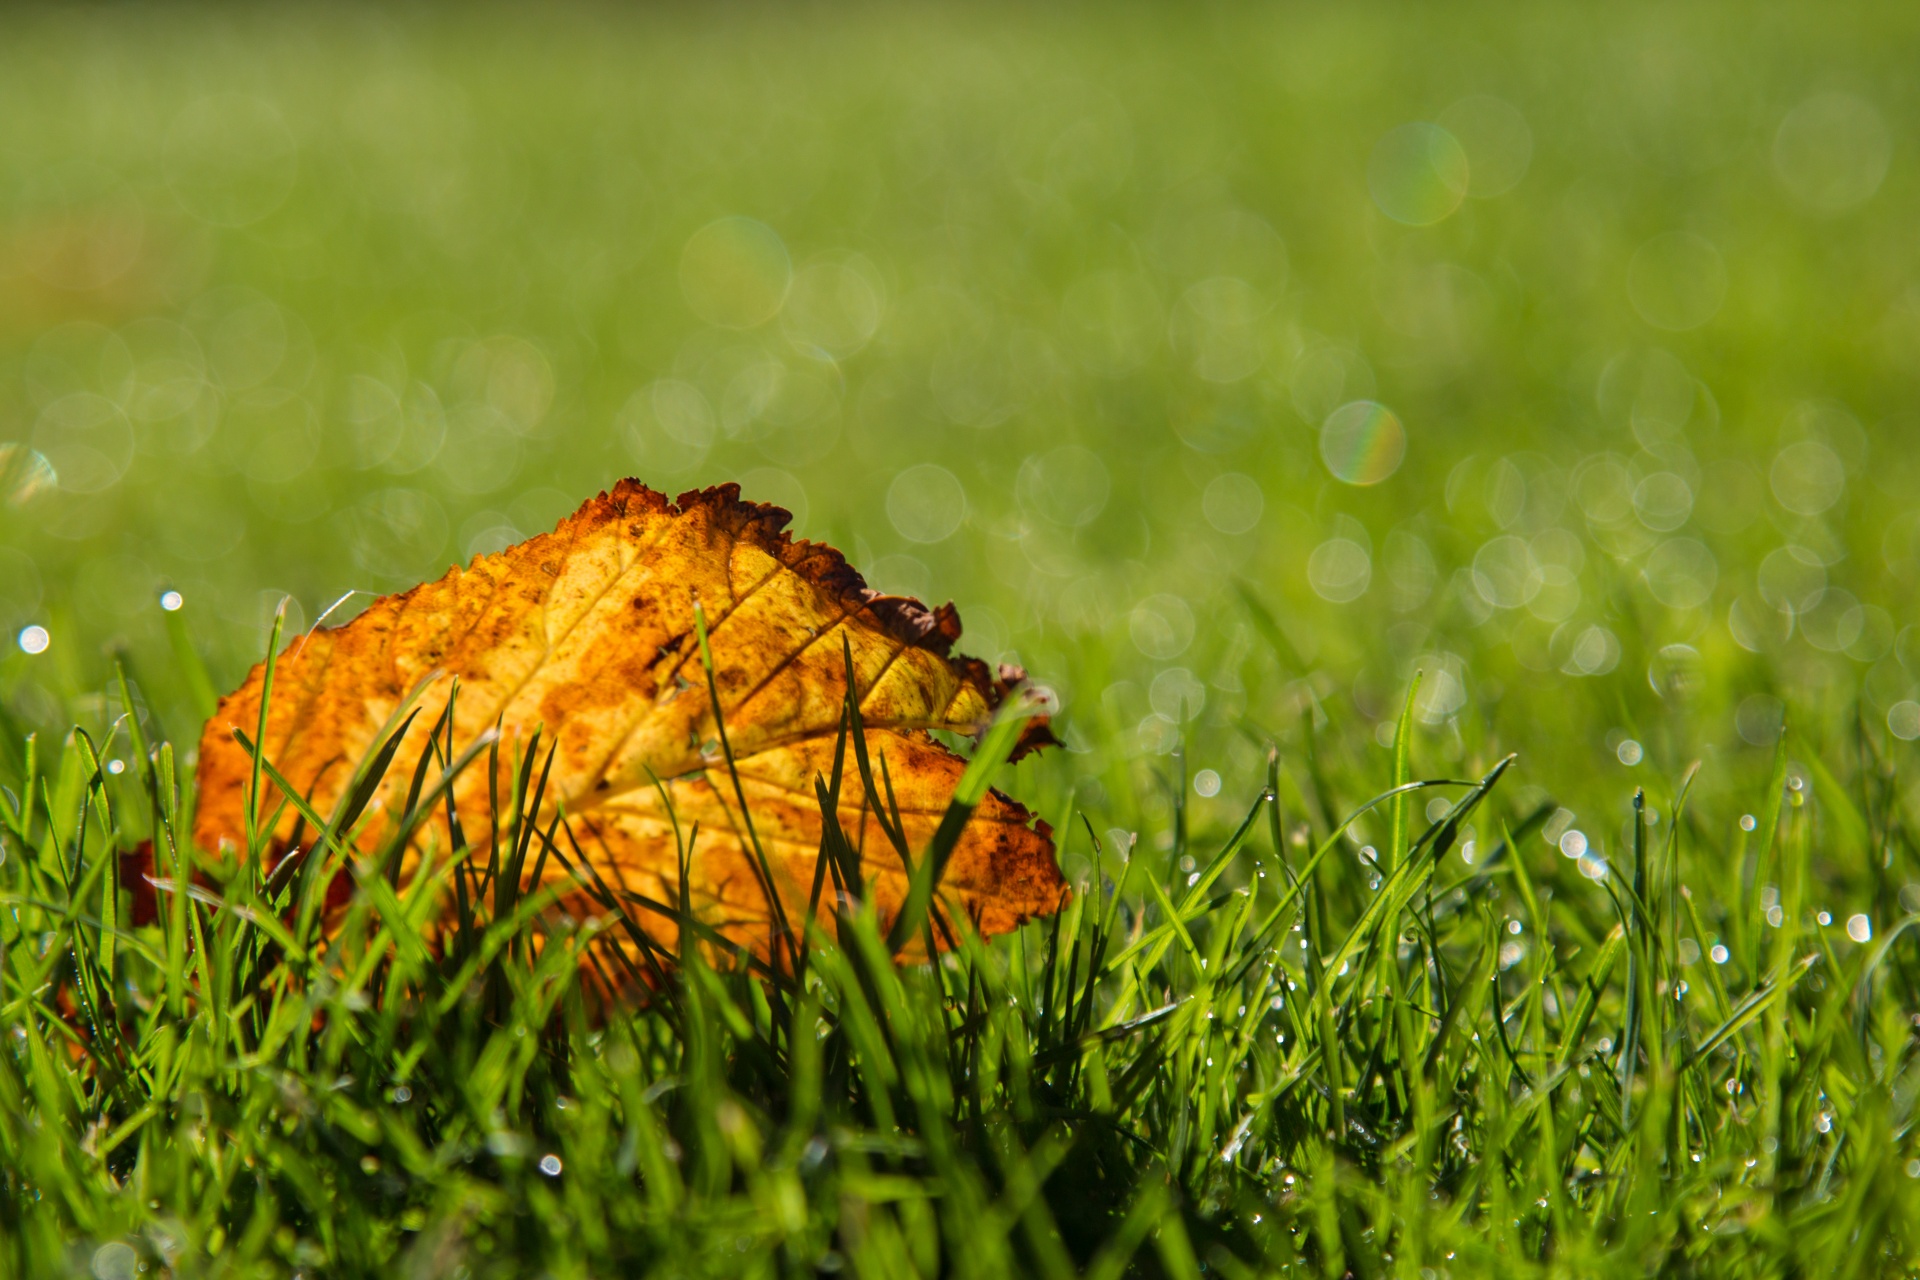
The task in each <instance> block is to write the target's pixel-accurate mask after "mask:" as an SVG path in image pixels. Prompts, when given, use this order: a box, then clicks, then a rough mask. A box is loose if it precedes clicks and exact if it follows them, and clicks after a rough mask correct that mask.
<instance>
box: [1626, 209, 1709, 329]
mask: <svg viewBox="0 0 1920 1280" xmlns="http://www.w3.org/2000/svg"><path fill="white" fill-rule="evenodd" d="M1627 296H1628V298H1629V299H1631V300H1632V302H1633V309H1634V310H1635V311H1637V312H1638V313H1639V314H1640V318H1641V319H1642V320H1645V321H1646V322H1647V323H1648V324H1650V325H1652V326H1653V327H1654V328H1656V329H1666V330H1670V331H1673V332H1684V331H1685V330H1688V329H1698V328H1699V327H1700V326H1701V325H1703V324H1705V323H1706V322H1707V321H1709V320H1711V319H1713V317H1714V315H1715V314H1716V313H1717V312H1718V311H1719V310H1720V304H1721V302H1722V301H1723V300H1724V299H1725V298H1726V296H1727V267H1726V263H1725V262H1724V261H1723V260H1722V259H1721V257H1720V251H1719V250H1718V249H1716V248H1715V247H1714V245H1713V242H1712V241H1711V240H1708V239H1707V238H1706V237H1705V236H1700V235H1695V234H1694V233H1693V232H1691V231H1668V232H1664V233H1662V234H1660V235H1657V236H1654V237H1653V238H1652V239H1650V240H1648V241H1646V242H1645V243H1644V244H1642V245H1641V246H1640V247H1639V248H1638V249H1636V250H1634V253H1633V259H1632V261H1631V262H1629V263H1628V264H1627Z"/></svg>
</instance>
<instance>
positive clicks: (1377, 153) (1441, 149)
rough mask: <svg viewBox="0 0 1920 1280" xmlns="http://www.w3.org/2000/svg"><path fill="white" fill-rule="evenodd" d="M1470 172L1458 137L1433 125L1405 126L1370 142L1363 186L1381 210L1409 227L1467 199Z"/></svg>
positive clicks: (1425, 222)
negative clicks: (1364, 184) (1375, 141)
mask: <svg viewBox="0 0 1920 1280" xmlns="http://www.w3.org/2000/svg"><path fill="white" fill-rule="evenodd" d="M1470 180H1471V171H1470V167H1469V165H1468V163H1467V152H1466V150H1465V148H1463V147H1462V146H1461V145H1460V140H1459V139H1458V138H1456V137H1454V136H1453V134H1451V133H1450V132H1448V131H1447V130H1446V129H1443V128H1441V127H1440V126H1439V125H1437V124H1426V123H1415V124H1403V125H1401V126H1400V127H1399V128H1397V129H1393V130H1391V131H1389V132H1388V133H1387V134H1386V135H1385V136H1384V137H1382V138H1381V139H1380V141H1379V142H1377V143H1376V144H1374V148H1373V155H1372V157H1371V158H1370V159H1369V160H1368V161H1367V190H1368V191H1370V192H1372V193H1373V202H1374V204H1375V205H1377V206H1378V207H1379V209H1380V212H1382V213H1384V214H1386V215H1387V216H1388V217H1389V218H1392V219H1393V220H1394V221H1395V222H1404V223H1406V224H1407V225H1408V226H1410V227H1426V226H1431V225H1433V224H1434V223H1436V222H1439V221H1441V220H1442V219H1445V218H1447V217H1448V216H1450V215H1451V214H1452V213H1453V211H1454V210H1456V209H1458V208H1459V207H1460V202H1461V201H1462V200H1464V199H1466V198H1467V190H1468V186H1469V183H1470Z"/></svg>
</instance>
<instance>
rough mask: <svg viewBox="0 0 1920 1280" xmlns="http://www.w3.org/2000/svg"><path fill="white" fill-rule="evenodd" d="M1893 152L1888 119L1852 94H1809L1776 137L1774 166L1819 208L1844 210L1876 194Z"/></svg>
mask: <svg viewBox="0 0 1920 1280" xmlns="http://www.w3.org/2000/svg"><path fill="white" fill-rule="evenodd" d="M1892 156H1893V140H1892V138H1891V136H1890V135H1889V134H1888V132H1887V124H1886V121H1885V120H1884V119H1882V118H1881V115H1880V113H1879V112H1878V111H1876V110H1874V108H1873V107H1872V105H1871V104H1869V103H1867V102H1865V101H1863V100H1861V99H1860V98H1858V97H1856V96H1854V95H1853V94H1850V93H1819V94H1815V95H1814V96H1813V97H1811V98H1808V99H1806V100H1805V101H1804V102H1802V103H1800V105H1799V106H1797V107H1795V108H1794V109H1793V110H1792V111H1789V112H1788V113H1787V115H1786V118H1785V119H1784V120H1782V121H1781V122H1780V128H1779V130H1778V131H1777V132H1775V134H1774V136H1773V167H1774V171H1775V172H1776V173H1777V174H1779V176H1780V181H1781V183H1782V185H1784V186H1785V187H1786V188H1787V190H1788V191H1789V192H1791V193H1792V194H1793V195H1794V197H1795V198H1796V199H1798V200H1799V201H1801V203H1803V204H1805V205H1806V206H1807V207H1808V208H1811V209H1813V210H1815V211H1817V212H1819V213H1826V214H1834V213H1842V212H1844V211H1846V210H1848V209H1851V208H1854V207H1855V206H1857V205H1860V204H1863V203H1865V202H1866V201H1867V200H1870V199H1872V198H1873V195H1874V193H1875V192H1877V191H1878V190H1879V189H1880V184H1881V182H1882V181H1884V180H1885V178H1886V176H1887V166H1888V163H1889V162H1890V161H1891V159H1892Z"/></svg>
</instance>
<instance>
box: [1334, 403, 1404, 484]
mask: <svg viewBox="0 0 1920 1280" xmlns="http://www.w3.org/2000/svg"><path fill="white" fill-rule="evenodd" d="M1406 453H1407V433H1406V430H1405V428H1403V427H1402V426H1401V425H1400V419H1399V418H1397V417H1395V416H1394V413H1393V411H1392V410H1391V409H1389V408H1387V407H1386V406H1385V405H1383V404H1377V403H1375V402H1374V401H1372V400H1355V401H1353V402H1352V403H1350V404H1345V405H1342V406H1341V407H1340V408H1338V409H1335V410H1334V411H1333V412H1332V413H1330V414H1328V415H1327V420H1326V422H1325V423H1323V424H1322V425H1321V427H1320V459H1321V461H1322V462H1324V463H1326V465H1327V470H1328V471H1331V472H1332V473H1333V474H1334V476H1335V477H1336V478H1337V479H1340V480H1342V481H1345V482H1346V483H1347V484H1352V485H1370V484H1379V483H1380V482H1381V481H1382V480H1385V479H1386V478H1387V477H1389V476H1391V475H1392V474H1393V473H1394V472H1395V471H1398V470H1399V469H1400V460H1401V459H1402V458H1404V457H1406Z"/></svg>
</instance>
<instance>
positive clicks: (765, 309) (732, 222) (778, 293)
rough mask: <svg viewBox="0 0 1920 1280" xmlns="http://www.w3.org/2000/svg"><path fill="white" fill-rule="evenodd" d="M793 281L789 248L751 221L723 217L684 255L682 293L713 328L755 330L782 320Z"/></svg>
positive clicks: (692, 238)
mask: <svg viewBox="0 0 1920 1280" xmlns="http://www.w3.org/2000/svg"><path fill="white" fill-rule="evenodd" d="M792 282H793V263H792V261H791V260H790V259H789V258H788V257H787V246H786V245H785V244H784V243H783V242H782V241H781V239H780V236H779V234H778V233H777V232H775V231H774V229H773V228H772V227H769V226H767V225H766V224H765V223H764V222H756V221H754V220H753V219H752V218H741V217H732V218H720V219H718V220H716V221H714V222H709V223H708V224H707V225H706V226H704V227H702V228H700V229H699V230H698V231H696V232H694V233H693V235H691V236H690V237H688V239H687V243H686V247H685V248H683V249H682V250H681V251H680V292H681V293H682V295H683V296H685V298H686V300H687V305H688V306H689V307H691V308H693V313H694V314H695V315H697V316H699V317H700V318H701V319H702V320H705V321H706V322H707V323H708V324H715V325H719V326H721V327H722V328H727V329H751V328H753V327H755V326H756V325H762V324H765V323H766V322H767V321H769V320H771V319H773V317H774V316H776V315H778V314H779V312H780V308H781V306H782V305H783V304H784V303H785V302H786V300H787V290H788V288H789V287H790V286H791V285H792Z"/></svg>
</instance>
